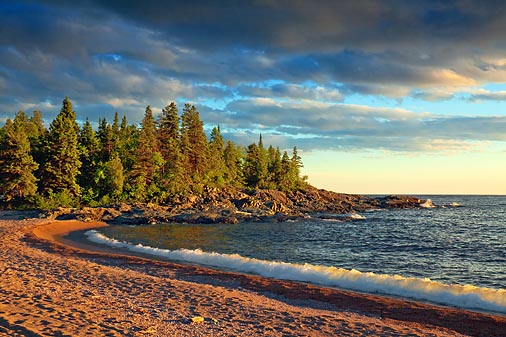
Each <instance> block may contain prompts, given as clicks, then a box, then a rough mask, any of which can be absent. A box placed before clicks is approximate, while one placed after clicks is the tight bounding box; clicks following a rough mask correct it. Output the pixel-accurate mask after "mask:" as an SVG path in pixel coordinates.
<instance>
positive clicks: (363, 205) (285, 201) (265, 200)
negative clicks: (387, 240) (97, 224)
mask: <svg viewBox="0 0 506 337" xmlns="http://www.w3.org/2000/svg"><path fill="white" fill-rule="evenodd" d="M426 202H427V201H426V200H423V199H420V198H416V197H411V196H400V195H391V196H386V197H369V196H364V195H359V194H343V193H336V192H331V191H327V190H323V189H317V188H315V187H312V186H309V187H307V188H306V189H305V190H297V191H290V192H286V193H285V192H281V191H275V190H254V191H247V190H245V189H239V188H234V187H225V188H220V189H219V188H207V189H204V191H203V192H202V193H201V194H198V195H196V194H188V195H185V196H182V197H177V198H174V199H172V200H170V201H168V202H166V203H164V204H154V203H148V204H133V205H130V204H124V203H122V204H117V205H112V206H110V207H82V208H79V209H72V208H58V209H55V210H49V211H46V212H45V216H46V217H48V218H56V219H77V220H82V221H97V220H100V221H106V222H108V223H115V224H132V225H136V224H149V223H157V222H182V223H230V224H234V223H238V222H240V221H262V220H275V221H286V220H287V219H294V218H299V217H303V216H305V215H307V214H311V213H313V214H314V213H334V214H345V213H354V212H361V211H364V210H368V209H378V208H386V209H388V208H420V207H424V205H426ZM431 205H432V204H431Z"/></svg>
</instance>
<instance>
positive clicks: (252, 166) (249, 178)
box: [243, 143, 260, 188]
mask: <svg viewBox="0 0 506 337" xmlns="http://www.w3.org/2000/svg"><path fill="white" fill-rule="evenodd" d="M259 157H260V156H259V151H258V146H257V144H256V143H253V144H250V145H249V146H248V149H247V152H246V158H245V159H244V168H243V175H244V181H245V183H246V186H248V187H250V188H257V187H258V185H259V182H260V172H259V170H258V160H259Z"/></svg>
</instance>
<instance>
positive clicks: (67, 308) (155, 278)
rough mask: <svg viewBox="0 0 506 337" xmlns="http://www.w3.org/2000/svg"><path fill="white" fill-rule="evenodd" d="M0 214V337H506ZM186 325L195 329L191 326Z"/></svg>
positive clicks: (463, 320) (480, 320)
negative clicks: (133, 252)
mask: <svg viewBox="0 0 506 337" xmlns="http://www.w3.org/2000/svg"><path fill="white" fill-rule="evenodd" d="M14 218H15V217H14V216H6V214H5V213H1V212H0V219H3V220H0V252H1V257H0V336H258V335H265V336H407V335H409V336H506V317H504V316H499V315H492V314H483V313H476V312H471V311H466V310H459V309H453V308H444V307H438V306H432V305H427V304H422V303H416V302H409V301H404V300H399V299H393V298H388V297H381V296H373V295H365V294H358V293H354V292H348V291H341V290H336V289H329V288H323V287H317V286H311V285H307V284H302V283H297V282H287V281H279V280H273V279H267V278H261V277H257V276H251V275H242V274H235V273H229V272H223V271H216V270H211V269H207V268H202V267H198V266H189V265H182V264H177V263H172V262H166V261H156V260H150V259H146V258H143V257H139V256H128V255H125V254H124V253H121V254H120V252H118V251H115V250H112V249H109V248H100V247H97V246H95V245H90V244H87V243H86V242H76V241H72V240H68V239H65V238H64V236H65V235H66V234H67V233H69V232H72V231H76V230H84V229H89V228H97V227H100V226H105V225H106V224H104V223H91V222H90V223H84V222H77V221H48V220H41V219H27V220H14ZM192 319H194V320H195V322H194V321H192Z"/></svg>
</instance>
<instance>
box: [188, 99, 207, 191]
mask: <svg viewBox="0 0 506 337" xmlns="http://www.w3.org/2000/svg"><path fill="white" fill-rule="evenodd" d="M181 154H182V160H183V163H184V164H183V167H184V170H185V172H187V173H188V175H189V177H190V178H191V180H192V181H193V182H195V183H201V182H202V180H203V179H202V178H203V176H204V175H205V173H206V170H207V168H208V166H209V163H208V149H207V137H206V134H205V133H204V126H203V123H202V121H201V120H200V116H199V112H198V111H197V108H196V107H195V106H194V105H190V104H188V103H186V104H185V106H184V109H183V114H182V116H181Z"/></svg>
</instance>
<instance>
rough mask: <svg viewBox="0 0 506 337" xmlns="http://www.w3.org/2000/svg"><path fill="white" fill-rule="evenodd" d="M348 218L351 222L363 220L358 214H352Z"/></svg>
mask: <svg viewBox="0 0 506 337" xmlns="http://www.w3.org/2000/svg"><path fill="white" fill-rule="evenodd" d="M350 218H351V219H353V220H365V216H363V215H360V214H358V213H352V214H351V215H350Z"/></svg>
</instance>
